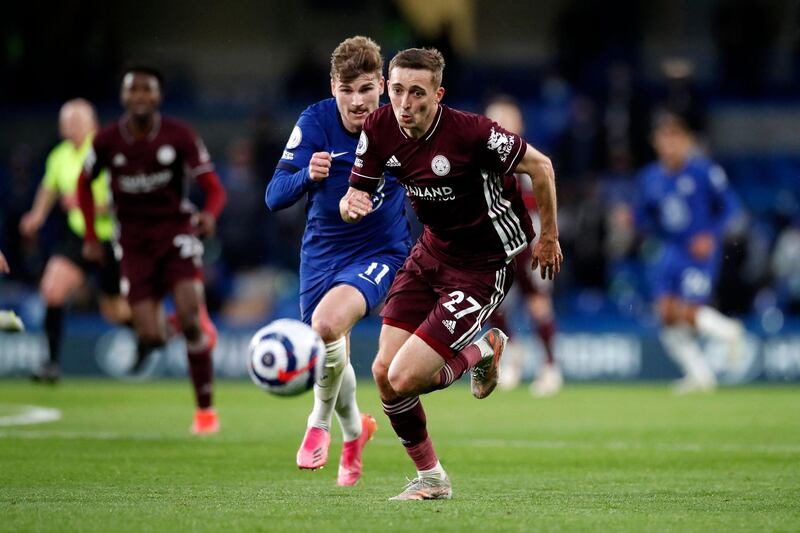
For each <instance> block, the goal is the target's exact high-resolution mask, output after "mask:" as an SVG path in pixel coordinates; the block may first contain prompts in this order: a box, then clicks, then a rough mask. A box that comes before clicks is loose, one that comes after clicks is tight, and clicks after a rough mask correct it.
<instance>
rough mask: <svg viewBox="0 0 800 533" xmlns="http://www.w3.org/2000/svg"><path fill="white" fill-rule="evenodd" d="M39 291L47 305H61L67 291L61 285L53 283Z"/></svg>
mask: <svg viewBox="0 0 800 533" xmlns="http://www.w3.org/2000/svg"><path fill="white" fill-rule="evenodd" d="M40 293H41V295H42V300H44V303H45V305H47V307H61V306H62V305H64V304H65V303H66V301H67V296H68V293H67V292H66V291H64V290H63V288H62V287H58V286H53V285H50V286H47V287H42V288H41V290H40Z"/></svg>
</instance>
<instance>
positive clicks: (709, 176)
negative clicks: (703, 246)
mask: <svg viewBox="0 0 800 533" xmlns="http://www.w3.org/2000/svg"><path fill="white" fill-rule="evenodd" d="M739 210H740V204H739V200H738V198H737V197H736V195H735V193H734V192H733V191H732V190H731V189H730V187H729V186H728V178H727V176H726V175H725V171H724V170H722V168H721V167H720V166H719V165H717V164H716V163H714V162H713V161H711V160H709V159H707V158H705V157H700V156H696V157H692V158H691V159H689V160H688V161H687V163H686V165H685V166H684V167H683V168H682V169H680V170H679V171H677V172H670V171H667V170H666V169H665V168H664V167H663V166H662V165H661V164H659V163H653V164H651V165H649V166H647V167H645V168H644V170H642V172H641V174H640V175H639V195H638V198H637V202H636V206H635V215H636V222H637V226H639V228H640V229H641V230H642V231H643V232H645V233H649V234H652V235H654V236H655V237H657V238H658V239H659V240H660V241H662V242H663V243H664V244H665V245H667V246H675V247H678V248H680V249H683V250H686V251H688V247H689V242H690V241H691V240H692V238H693V237H694V236H696V235H698V234H700V233H711V234H712V235H714V237H715V238H716V239H717V241H719V239H720V238H721V237H722V234H723V232H724V230H725V228H726V226H727V225H728V223H729V222H730V221H731V220H732V219H733V218H734V217H735V216H736V215H737V214H738V212H739Z"/></svg>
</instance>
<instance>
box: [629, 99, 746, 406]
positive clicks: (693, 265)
mask: <svg viewBox="0 0 800 533" xmlns="http://www.w3.org/2000/svg"><path fill="white" fill-rule="evenodd" d="M652 142H653V147H654V149H655V151H656V154H657V156H658V161H656V162H654V163H652V164H650V165H649V166H647V167H645V168H644V169H643V170H642V172H641V173H640V175H639V197H638V199H637V202H636V206H635V220H636V225H637V227H638V228H639V229H640V231H642V232H644V233H646V234H651V235H653V236H655V237H656V238H657V239H658V240H659V241H660V244H661V250H660V252H659V256H658V258H657V259H656V261H655V262H654V264H653V265H650V267H649V268H648V278H649V282H650V286H651V290H652V296H653V297H654V299H655V304H656V310H657V313H658V316H659V319H660V320H661V323H662V326H663V327H662V330H661V334H660V337H661V342H662V344H663V345H664V348H665V349H666V351H667V353H668V354H669V355H670V357H672V359H673V360H674V361H675V362H676V363H677V364H678V366H679V367H680V369H681V370H682V371H683V373H684V377H683V378H682V379H681V380H680V381H679V382H678V383H677V384H676V389H675V390H676V392H679V393H685V392H696V391H707V390H712V389H713V388H714V387H715V386H716V378H715V376H714V373H713V371H712V370H711V368H710V367H709V365H708V363H707V362H706V360H705V359H704V358H703V352H702V350H701V348H700V345H699V344H698V342H697V338H696V336H697V334H701V335H707V336H709V337H713V338H717V339H720V340H722V341H724V342H726V343H728V346H729V349H730V355H731V356H736V355H737V352H738V351H740V350H741V349H742V345H743V341H744V328H743V327H742V324H741V323H740V322H739V321H738V320H734V319H731V318H729V317H726V316H725V315H723V314H722V313H720V312H719V311H717V310H716V309H714V308H713V307H711V306H709V305H708V301H709V299H710V298H711V295H712V291H713V289H714V285H715V282H716V280H717V275H718V272H719V267H720V264H721V259H722V257H721V256H722V253H721V252H722V237H723V235H724V233H725V230H726V228H727V226H728V225H729V223H730V222H731V221H732V220H733V219H734V218H735V217H736V216H737V215H738V214H739V212H740V204H739V201H738V198H737V196H736V195H735V194H734V192H733V191H732V190H731V189H730V187H729V186H728V179H727V177H726V175H725V171H724V170H722V168H721V167H720V166H719V165H717V164H716V163H715V162H714V161H712V160H710V159H708V158H707V157H705V156H704V155H702V154H701V153H699V150H698V149H697V146H696V144H695V140H694V136H693V134H692V128H691V126H690V124H689V122H688V121H687V120H686V119H685V118H684V117H683V116H681V115H680V114H679V113H677V112H674V111H671V110H662V111H660V112H659V113H657V114H656V116H655V122H654V127H653V138H652Z"/></svg>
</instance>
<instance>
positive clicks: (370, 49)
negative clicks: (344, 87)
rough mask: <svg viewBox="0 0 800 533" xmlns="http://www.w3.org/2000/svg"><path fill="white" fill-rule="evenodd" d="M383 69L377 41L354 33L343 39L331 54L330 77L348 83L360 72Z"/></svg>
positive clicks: (368, 72) (380, 71) (359, 74)
mask: <svg viewBox="0 0 800 533" xmlns="http://www.w3.org/2000/svg"><path fill="white" fill-rule="evenodd" d="M382 71H383V57H382V56H381V47H380V46H378V43H376V42H375V41H373V40H372V39H370V38H369V37H364V36H363V35H356V36H355V37H350V38H349V39H345V40H344V41H342V42H341V43H339V46H337V47H336V49H335V50H334V51H333V53H332V54H331V79H333V80H338V81H340V82H343V83H348V82H351V81H353V80H354V79H356V78H358V77H359V76H361V75H362V74H372V73H374V72H377V73H378V75H379V76H380V75H381V74H382Z"/></svg>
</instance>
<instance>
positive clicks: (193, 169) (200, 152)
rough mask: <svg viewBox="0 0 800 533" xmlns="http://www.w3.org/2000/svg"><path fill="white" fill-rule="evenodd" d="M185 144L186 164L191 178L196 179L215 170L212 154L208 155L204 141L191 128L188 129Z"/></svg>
mask: <svg viewBox="0 0 800 533" xmlns="http://www.w3.org/2000/svg"><path fill="white" fill-rule="evenodd" d="M184 144H185V154H184V158H185V159H184V164H185V165H186V168H187V170H188V171H189V175H190V176H192V177H193V178H196V177H197V176H199V175H201V174H205V173H206V172H212V171H213V170H214V164H213V163H212V162H211V154H209V153H208V149H207V148H206V145H205V143H204V142H203V139H201V138H200V136H199V135H197V134H196V133H195V132H194V131H192V129H191V128H188V127H187V128H186V132H185V139H184Z"/></svg>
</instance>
